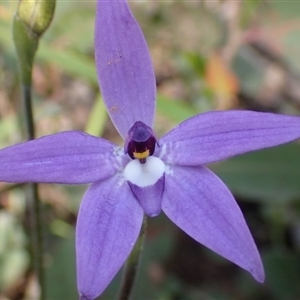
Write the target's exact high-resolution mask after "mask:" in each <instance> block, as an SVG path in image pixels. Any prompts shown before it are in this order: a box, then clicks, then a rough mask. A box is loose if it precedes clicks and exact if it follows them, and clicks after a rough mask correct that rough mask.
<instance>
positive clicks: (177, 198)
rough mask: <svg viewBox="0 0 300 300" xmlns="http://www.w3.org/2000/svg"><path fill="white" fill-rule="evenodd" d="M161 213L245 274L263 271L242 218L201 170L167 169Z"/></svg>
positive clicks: (228, 196)
mask: <svg viewBox="0 0 300 300" xmlns="http://www.w3.org/2000/svg"><path fill="white" fill-rule="evenodd" d="M162 209H163V211H164V212H165V213H166V215H167V216H168V217H169V218H170V219H171V220H172V221H173V222H174V223H175V224H176V225H177V226H179V227H180V228H181V229H182V230H184V231H185V232H186V233H187V234H188V235H190V236H191V237H192V238H194V239H195V240H196V241H198V242H199V243H201V244H203V245H205V246H206V247H208V248H210V249H211V250H213V251H215V252H217V253H218V254H220V255H222V256H224V257H225V258H227V259H229V260H231V261H232V262H234V263H236V264H237V265H239V266H240V267H242V268H244V269H245V270H247V271H249V272H250V273H251V274H252V275H253V277H254V278H255V279H256V280H258V281H260V282H262V281H263V280H264V270H263V266H262V263H261V259H260V256H259V253H258V250H257V248H256V246H255V243H254V241H253V238H252V236H251V234H250V232H249V229H248V227H247V224H246V222H245V220H244V217H243V215H242V213H241V211H240V209H239V207H238V205H237V203H236V202H235V200H234V198H233V196H232V195H231V193H230V191H229V190H228V189H227V187H226V186H225V185H224V184H223V182H222V181H221V180H220V179H219V178H218V177H217V176H216V175H214V174H213V173H212V172H211V171H209V170H208V169H206V168H205V167H179V166H169V170H168V171H166V178H165V191H164V196H163V201H162Z"/></svg>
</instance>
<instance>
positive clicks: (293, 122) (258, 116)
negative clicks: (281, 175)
mask: <svg viewBox="0 0 300 300" xmlns="http://www.w3.org/2000/svg"><path fill="white" fill-rule="evenodd" d="M299 137H300V118H299V117H295V116H286V115H279V114H272V113H261V112H253V111H214V112H209V113H204V114H200V115H197V116H195V117H192V118H190V119H188V120H186V121H184V122H182V123H181V124H179V125H178V126H177V127H175V128H174V129H173V130H171V131H170V132H169V133H167V134H166V135H165V136H164V137H162V138H161V139H160V141H159V144H160V145H161V148H157V151H156V155H158V156H159V157H160V158H161V159H162V160H164V161H165V162H168V163H172V164H179V165H188V166H197V165H202V164H207V163H212V162H216V161H219V160H222V159H226V158H229V157H232V156H234V155H237V154H242V153H245V152H249V151H253V150H258V149H262V148H267V147H272V146H277V145H280V144H284V143H287V142H290V141H293V140H296V139H298V138H299Z"/></svg>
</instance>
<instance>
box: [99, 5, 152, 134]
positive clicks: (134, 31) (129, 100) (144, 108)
mask: <svg viewBox="0 0 300 300" xmlns="http://www.w3.org/2000/svg"><path fill="white" fill-rule="evenodd" d="M95 57H96V67H97V73H98V78H99V85H100V89H101V92H102V94H103V98H104V102H105V104H106V108H107V110H108V113H109V115H110V117H111V119H112V121H113V123H114V125H115V127H116V128H117V130H118V131H119V133H120V134H121V136H122V137H123V138H124V139H125V138H126V136H127V133H128V131H129V129H130V128H131V127H132V125H133V124H134V122H136V121H142V122H143V123H145V124H146V125H148V126H150V127H152V125H153V120H154V112H155V95H156V86H155V76H154V70H153V67H152V63H151V59H150V55H149V50H148V47H147V44H146V41H145V38H144V36H143V33H142V31H141V29H140V27H139V25H138V23H137V22H136V20H135V19H134V17H133V15H132V14H131V12H130V9H129V6H128V4H127V1H126V0H119V1H105V0H99V1H98V3H97V12H96V24H95Z"/></svg>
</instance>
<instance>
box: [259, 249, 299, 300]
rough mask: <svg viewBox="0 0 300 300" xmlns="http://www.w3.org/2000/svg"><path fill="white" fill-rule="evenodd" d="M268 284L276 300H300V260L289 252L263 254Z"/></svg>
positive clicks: (277, 251)
mask: <svg viewBox="0 0 300 300" xmlns="http://www.w3.org/2000/svg"><path fill="white" fill-rule="evenodd" d="M263 261H264V266H265V269H266V284H267V285H268V287H269V289H270V290H271V292H272V293H273V295H274V296H275V299H299V295H300V286H299V282H300V274H299V268H300V258H299V255H298V254H296V253H293V252H289V251H287V250H283V249H281V250H274V249H272V250H271V251H270V250H269V251H268V252H265V253H264V254H263Z"/></svg>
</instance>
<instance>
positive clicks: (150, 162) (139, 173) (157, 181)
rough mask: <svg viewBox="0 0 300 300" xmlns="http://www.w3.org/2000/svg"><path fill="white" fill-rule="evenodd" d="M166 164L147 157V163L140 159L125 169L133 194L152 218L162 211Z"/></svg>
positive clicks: (152, 157) (157, 159) (125, 175)
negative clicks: (141, 161)
mask: <svg viewBox="0 0 300 300" xmlns="http://www.w3.org/2000/svg"><path fill="white" fill-rule="evenodd" d="M164 173H165V164H164V163H163V162H162V160H160V159H159V158H157V157H154V156H149V157H147V159H146V161H145V163H140V161H139V160H138V159H134V160H132V161H130V162H129V163H128V164H127V165H126V167H125V169H124V177H125V179H126V180H127V182H128V184H129V186H130V188H131V191H132V193H133V194H134V195H135V197H136V198H137V200H138V201H139V203H140V204H141V206H142V207H143V209H144V211H145V213H146V214H147V215H148V216H150V217H155V216H157V215H158V214H159V213H160V211H161V200H162V195H163V191H164V185H165V176H164Z"/></svg>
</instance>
